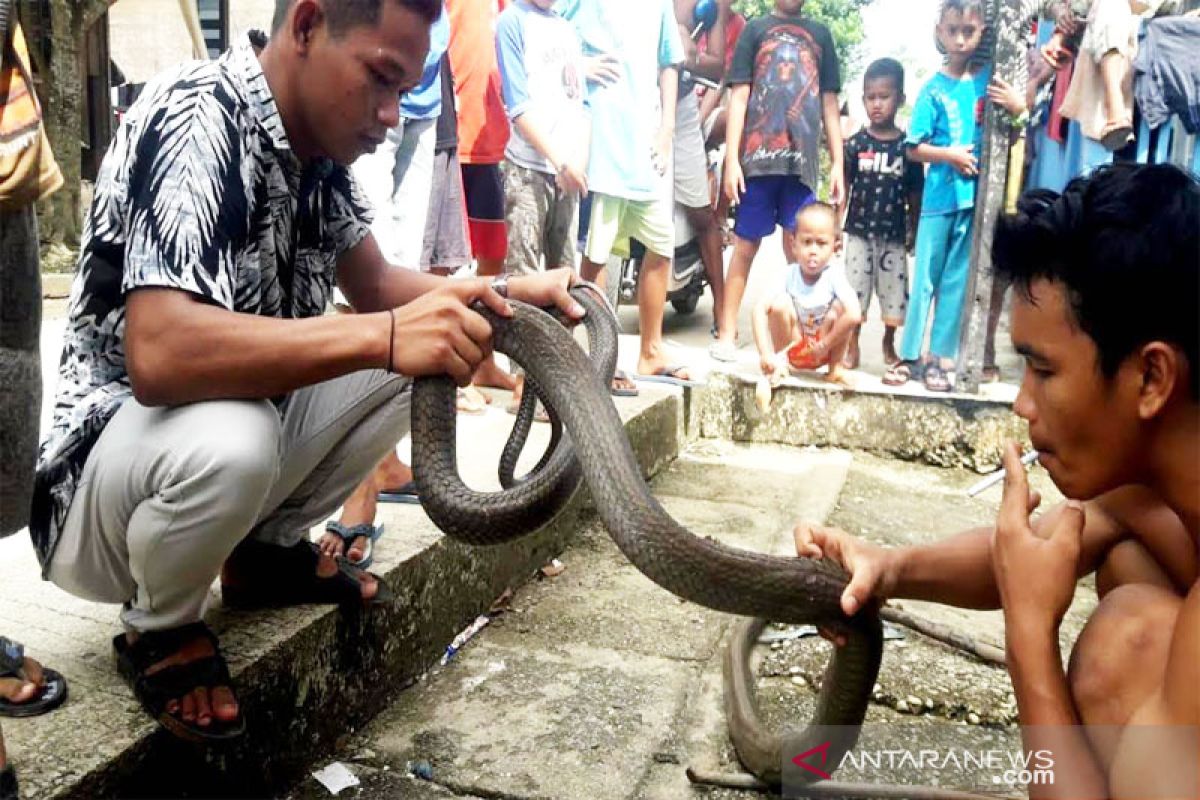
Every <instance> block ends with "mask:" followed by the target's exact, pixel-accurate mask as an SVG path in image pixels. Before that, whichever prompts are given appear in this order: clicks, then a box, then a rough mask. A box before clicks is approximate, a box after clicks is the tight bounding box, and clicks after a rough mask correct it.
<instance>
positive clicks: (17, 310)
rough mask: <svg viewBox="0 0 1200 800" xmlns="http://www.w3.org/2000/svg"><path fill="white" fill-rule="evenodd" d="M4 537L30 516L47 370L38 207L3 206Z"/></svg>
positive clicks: (0, 414) (0, 397)
mask: <svg viewBox="0 0 1200 800" xmlns="http://www.w3.org/2000/svg"><path fill="white" fill-rule="evenodd" d="M0 265H3V266H0V384H2V385H3V386H4V391H3V392H0V537H4V536H7V535H9V534H11V533H15V532H16V531H19V530H20V529H21V528H24V527H25V525H26V524H27V523H28V522H29V506H30V494H31V492H32V490H33V471H34V465H35V464H36V462H37V453H38V414H39V412H40V410H41V399H42V376H41V359H40V357H39V355H38V337H39V336H40V335H41V322H42V293H41V272H40V271H39V270H40V269H41V266H40V264H39V261H38V227H37V216H36V214H35V213H34V210H33V207H32V206H29V207H26V208H24V209H22V210H20V211H0Z"/></svg>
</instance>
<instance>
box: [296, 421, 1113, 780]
mask: <svg viewBox="0 0 1200 800" xmlns="http://www.w3.org/2000/svg"><path fill="white" fill-rule="evenodd" d="M975 478H976V476H974V475H973V474H971V473H966V472H958V471H951V470H941V469H936V468H930V467H920V466H914V465H908V464H903V463H899V462H893V461H887V460H882V459H877V458H874V457H871V456H865V455H861V454H853V455H852V454H850V453H846V452H840V451H828V450H826V451H818V450H813V449H810V450H797V449H787V448H777V447H766V446H742V445H731V444H729V443H725V442H714V441H705V442H701V443H699V444H697V445H695V446H694V447H693V448H692V449H691V450H689V451H688V452H687V453H685V454H684V456H683V457H681V458H680V459H679V460H678V461H677V462H676V463H675V464H674V465H673V466H672V467H671V468H670V469H669V470H668V471H667V472H666V473H664V474H663V475H661V476H660V477H659V478H658V479H656V480H655V481H654V483H653V486H654V491H655V494H656V496H657V497H659V498H660V499H661V500H662V501H663V504H664V506H665V507H666V508H667V509H668V511H670V512H671V513H672V514H673V515H675V516H676V517H677V518H678V519H679V520H680V521H682V522H684V523H685V524H687V525H688V526H689V527H690V528H691V529H692V530H693V531H694V532H696V533H697V534H699V535H704V536H712V537H715V538H717V539H719V540H721V541H724V542H727V543H730V544H733V545H736V546H739V547H746V548H752V549H756V550H762V551H768V552H770V551H774V552H786V551H787V549H788V538H789V537H788V535H787V534H788V531H789V529H790V526H791V524H792V523H793V522H794V521H795V519H796V518H797V517H807V518H810V519H823V518H828V519H829V520H830V521H832V522H833V523H836V524H839V525H844V526H846V527H848V528H850V529H853V530H856V531H859V532H861V533H863V534H864V535H866V536H868V537H869V538H871V539H874V540H877V541H880V542H885V543H891V544H900V543H907V542H912V541H925V540H930V539H933V538H936V537H938V536H942V535H945V534H948V533H951V532H953V531H956V530H959V529H961V528H963V527H968V526H972V525H978V524H982V523H986V521H987V520H988V519H989V518H990V517H991V515H992V514H993V513H994V509H995V504H996V501H997V497H996V496H993V495H994V492H989V493H988V494H986V495H985V496H984V497H982V498H980V499H974V500H973V499H968V498H966V497H965V494H964V490H965V488H966V487H967V486H968V485H969V484H970V483H971V482H973V480H974V479H975ZM1034 481H1035V484H1037V485H1038V486H1039V488H1041V489H1043V490H1046V491H1048V492H1049V493H1050V496H1051V497H1053V489H1052V487H1049V486H1047V485H1046V483H1047V482H1046V481H1045V478H1044V475H1041V474H1036V475H1035V477H1034ZM560 560H561V561H562V562H563V564H564V565H565V566H566V570H565V571H564V572H563V573H562V574H561V575H559V576H558V577H556V578H552V579H543V580H539V581H537V582H534V583H531V584H528V585H526V586H525V587H523V588H522V589H520V590H519V591H518V592H517V593H516V595H515V597H513V598H512V601H511V604H510V607H509V611H508V612H506V613H505V614H503V615H502V616H500V617H499V618H498V619H497V620H496V621H495V622H493V623H492V624H491V625H490V626H489V627H487V628H485V629H484V630H483V631H482V633H480V634H479V635H478V636H476V637H475V638H474V639H473V640H472V641H471V642H470V643H469V644H468V645H467V646H466V647H465V648H464V649H463V650H462V651H461V652H459V654H458V655H457V657H456V658H455V659H454V660H453V661H451V662H450V663H449V664H448V665H447V666H445V667H435V668H434V669H432V670H431V671H430V672H429V673H428V675H427V676H426V677H425V679H424V680H423V681H422V682H421V683H419V684H418V685H417V686H416V687H414V688H412V689H410V690H408V691H406V692H405V693H404V694H403V695H402V696H401V697H400V698H399V700H398V701H396V702H395V703H393V704H392V705H391V706H389V707H388V708H386V709H381V713H380V714H379V716H378V717H377V718H376V719H375V721H374V722H372V723H371V724H370V725H368V726H367V728H366V729H365V730H364V731H363V732H362V733H361V734H359V735H357V736H355V737H353V738H351V739H350V740H348V741H347V742H346V743H345V746H344V747H343V748H341V749H340V750H339V751H338V752H337V753H335V754H332V755H331V756H330V758H329V759H328V760H323V761H321V762H319V763H316V764H314V765H313V769H314V770H315V769H318V768H321V767H324V766H326V765H327V763H328V762H329V761H334V760H338V761H341V762H343V763H345V764H346V765H348V767H349V768H350V769H351V771H352V772H354V773H355V774H356V775H357V776H358V777H359V779H360V780H361V781H362V786H361V787H359V788H356V789H351V790H349V791H347V792H344V793H343V794H342V795H341V796H342V797H351V798H363V799H364V800H375V798H379V799H380V800H382V798H390V797H416V798H426V797H428V798H434V797H438V798H440V797H468V798H475V797H486V798H494V797H503V798H507V799H508V800H518V799H520V800H525V798H543V797H553V798H564V799H569V800H574V799H575V798H579V799H580V800H583V799H584V798H587V800H600V799H601V798H663V799H664V800H665V799H666V798H682V797H691V796H695V797H707V798H735V797H741V796H743V795H742V794H741V793H738V792H734V791H730V790H715V789H697V788H693V787H691V786H690V785H689V784H688V781H687V779H686V777H685V773H684V770H685V768H686V767H688V766H693V767H696V768H699V769H703V770H709V771H716V772H726V773H728V772H736V771H738V770H739V766H738V764H737V761H736V756H735V754H734V753H733V751H732V748H731V746H730V745H729V743H728V740H727V737H726V734H725V723H724V719H723V715H722V714H723V712H722V699H721V698H722V695H721V675H720V656H721V652H722V651H721V646H722V640H723V636H724V634H725V633H726V631H727V629H728V627H729V625H730V623H731V620H732V618H731V617H728V616H726V615H723V614H717V613H714V612H710V611H707V610H705V609H701V608H699V607H696V606H692V605H690V604H684V603H681V602H680V601H678V600H677V599H675V598H674V597H672V596H670V595H668V594H666V593H665V592H663V591H662V590H660V589H658V588H657V587H656V586H654V585H653V584H652V583H650V582H649V581H648V580H646V579H645V578H644V577H643V576H641V575H640V574H639V573H638V572H637V571H636V570H635V569H634V568H633V567H631V566H630V565H629V563H628V562H627V561H626V560H625V559H624V558H623V557H622V556H621V555H620V553H619V552H617V551H616V549H615V547H614V546H613V545H612V544H611V543H610V541H609V540H608V537H607V536H606V535H605V534H604V533H603V531H602V530H599V529H597V528H596V527H594V526H593V527H591V528H589V529H587V530H585V531H584V532H582V533H581V535H580V537H579V538H578V540H577V541H576V542H575V543H574V544H573V545H572V546H571V547H570V548H569V549H568V550H567V551H566V552H565V553H563V554H562V556H561V557H560ZM1093 602H1094V601H1093V595H1092V594H1091V592H1090V590H1089V589H1088V588H1086V587H1084V588H1081V589H1080V591H1079V594H1078V598H1077V602H1076V604H1075V606H1074V607H1073V609H1072V612H1071V614H1070V615H1069V617H1068V621H1067V625H1066V628H1065V630H1064V640H1069V638H1072V637H1073V636H1074V634H1075V632H1077V630H1078V626H1079V625H1080V623H1081V620H1082V619H1083V614H1084V613H1085V612H1086V611H1087V610H1089V609H1090V608H1091V607H1092V605H1093ZM905 606H906V607H907V608H908V609H909V610H910V611H914V612H917V613H920V614H921V615H923V616H926V617H928V618H930V619H933V620H936V621H938V622H942V623H943V624H948V625H952V626H953V627H955V628H957V629H959V630H962V631H966V632H969V633H971V634H972V635H974V636H976V637H978V638H980V639H982V640H985V641H991V642H993V643H997V642H1002V641H1003V634H1002V628H1001V619H1000V616H999V614H998V613H997V612H986V613H985V612H965V611H958V610H953V609H943V608H938V607H935V606H928V605H924V604H918V603H907V604H905ZM898 635H900V636H902V637H903V638H899V639H895V640H891V641H889V642H888V643H887V645H886V649H885V659H884V665H883V669H882V671H881V674H880V677H879V681H878V685H877V687H876V689H875V692H874V701H873V703H872V706H871V710H870V712H869V714H868V723H869V727H868V728H867V730H866V732H865V733H864V738H863V742H864V745H863V746H864V747H875V748H880V749H887V748H897V747H901V746H912V745H913V744H914V742H915V741H918V740H919V741H920V743H921V746H922V747H926V748H930V747H941V748H957V749H968V748H970V749H975V750H984V749H987V750H992V749H1002V750H1004V751H1006V752H1008V751H1011V750H1012V749H1013V747H1014V746H1015V744H1016V742H1017V738H1016V733H1015V730H1014V729H1013V728H1012V727H1011V723H1012V722H1013V720H1014V715H1015V706H1014V701H1013V698H1012V694H1011V691H1010V688H1009V683H1008V679H1007V676H1006V674H1005V672H1004V671H1003V670H1001V669H998V668H996V667H993V666H988V665H985V664H983V663H981V662H978V661H977V660H975V659H974V658H971V657H968V656H965V655H963V654H961V653H958V652H956V651H952V650H950V649H949V648H947V647H944V646H942V645H941V644H938V643H936V642H933V641H931V640H928V639H925V638H924V637H921V636H920V635H918V634H915V633H912V632H910V631H901V632H900V633H899V634H898ZM760 649H761V650H762V651H763V652H762V657H761V658H760V661H759V664H758V668H757V674H758V692H759V696H760V700H761V703H762V705H763V708H764V714H765V716H766V718H767V719H768V720H769V721H770V722H771V723H772V724H775V725H780V726H783V725H793V724H796V723H797V722H800V721H803V720H804V719H805V718H806V717H807V715H808V714H810V713H811V711H812V708H813V699H814V691H813V689H812V688H811V687H813V686H815V685H817V684H819V681H820V676H821V673H822V670H823V668H824V663H825V660H826V658H827V653H828V648H827V647H826V646H825V645H824V643H823V642H821V641H820V640H818V639H815V638H803V639H790V640H787V641H784V642H780V643H778V644H774V645H771V647H770V648H766V647H763V648H760ZM916 737H919V739H918V738H916ZM413 772H422V773H424V775H425V776H426V779H424V780H422V779H418V778H416V777H414V776H413V775H412V774H411V773H413ZM839 777H840V778H842V779H844V780H876V781H879V780H892V781H896V780H900V781H909V782H914V783H919V782H925V783H928V782H930V781H931V780H936V779H940V780H942V781H943V782H944V785H949V784H951V783H955V782H956V781H957V783H956V784H955V785H970V786H975V787H977V788H987V789H990V790H995V789H996V788H997V787H995V786H994V785H992V780H991V779H992V778H993V777H998V776H993V775H992V774H990V773H986V772H979V771H977V770H976V771H972V770H967V771H966V772H965V773H964V774H961V775H949V776H945V775H944V776H940V777H938V778H935V777H934V776H931V775H929V774H927V773H926V774H922V773H921V772H920V771H918V770H911V769H909V770H891V771H889V770H874V769H871V768H868V767H866V766H864V767H863V768H862V769H857V770H856V769H853V768H850V769H848V770H847V771H846V772H845V774H840V775H839ZM1000 788H1007V787H1000ZM328 796H329V794H328V793H327V792H326V790H325V789H324V788H323V787H322V786H320V785H319V784H318V783H317V782H316V781H315V780H313V779H312V778H308V779H305V780H304V781H302V782H301V783H300V784H299V785H297V786H296V787H295V788H294V789H293V790H292V792H291V794H290V795H289V797H290V798H291V799H292V800H318V798H323V797H328ZM745 796H746V797H750V796H755V795H751V794H746V795H745Z"/></svg>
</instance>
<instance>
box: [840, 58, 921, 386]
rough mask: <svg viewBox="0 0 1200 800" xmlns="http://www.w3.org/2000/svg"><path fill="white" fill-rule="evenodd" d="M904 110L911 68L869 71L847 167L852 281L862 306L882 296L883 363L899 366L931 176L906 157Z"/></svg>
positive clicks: (894, 64) (892, 64)
mask: <svg viewBox="0 0 1200 800" xmlns="http://www.w3.org/2000/svg"><path fill="white" fill-rule="evenodd" d="M903 104H904V67H903V66H901V64H900V62H898V61H896V60H895V59H891V58H882V59H880V60H878V61H875V62H874V63H872V64H871V66H869V67H868V68H867V72H866V75H865V76H864V78H863V105H864V106H866V109H867V118H868V120H869V121H870V124H869V125H868V126H867V127H865V128H863V129H862V130H860V131H859V132H858V133H856V134H854V135H853V136H851V137H850V139H849V140H848V141H847V142H846V153H845V158H844V164H845V169H846V187H847V189H848V190H849V193H850V204H849V205H850V209H849V213H848V214H847V217H846V226H845V228H846V277H847V278H848V279H849V281H850V285H851V286H853V287H854V291H855V292H857V293H858V300H859V303H860V305H862V312H863V316H864V317H865V316H866V313H867V308H868V306H870V304H871V291H872V289H874V291H875V294H876V295H877V296H878V297H879V308H880V313H881V315H882V317H883V324H884V334H883V357H884V361H886V362H887V364H888V366H891V365H892V364H894V363H896V362H897V361H899V360H900V359H899V356H898V355H897V354H896V345H895V338H896V328H898V327H900V326H901V325H903V324H904V315H905V313H906V311H907V307H908V257H907V253H908V251H909V250H911V249H912V246H913V242H914V239H915V234H916V223H917V219H918V218H919V217H920V215H921V192H922V189H923V187H924V183H925V172H924V169H923V167H922V166H921V164H919V163H917V162H915V161H911V160H909V159H908V157H907V155H906V154H905V147H904V131H902V130H900V129H899V128H897V127H896V111H897V110H898V109H899V108H900V106H901V105H903ZM858 334H859V331H855V332H854V336H853V337H852V339H851V340H850V347H849V348H848V349H847V351H846V360H845V364H846V366H847V367H849V368H850V369H856V368H857V367H858V362H859V350H858Z"/></svg>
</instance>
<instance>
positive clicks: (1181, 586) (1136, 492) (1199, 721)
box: [795, 165, 1200, 797]
mask: <svg viewBox="0 0 1200 800" xmlns="http://www.w3.org/2000/svg"><path fill="white" fill-rule="evenodd" d="M1019 208H1020V210H1019V212H1018V214H1017V215H1015V216H1012V217H1008V218H1006V219H1004V220H1002V221H1001V222H1000V224H999V227H998V230H997V233H996V239H995V263H996V268H997V269H998V270H999V271H1001V272H1002V273H1007V274H1008V275H1010V276H1011V277H1012V278H1013V279H1014V281H1015V283H1016V286H1017V287H1018V291H1017V292H1016V294H1015V296H1014V298H1013V309H1012V326H1011V327H1012V339H1013V346H1014V348H1015V349H1016V350H1017V352H1018V353H1020V354H1021V355H1022V356H1023V357H1024V359H1025V364H1026V369H1025V376H1024V378H1023V379H1022V382H1021V389H1020V392H1019V394H1018V396H1017V399H1016V402H1015V403H1014V406H1013V410H1014V411H1015V412H1016V413H1017V414H1018V415H1019V416H1020V417H1022V418H1023V419H1025V420H1026V421H1027V422H1028V423H1029V438H1030V440H1031V441H1032V443H1033V446H1034V448H1035V449H1036V450H1037V451H1038V453H1039V458H1038V461H1039V463H1040V464H1041V465H1042V466H1043V467H1044V468H1045V469H1046V470H1047V472H1048V473H1049V474H1050V477H1051V479H1053V481H1054V483H1055V485H1056V486H1057V487H1058V488H1059V489H1060V490H1061V491H1062V493H1063V494H1064V495H1066V497H1068V498H1070V499H1069V500H1067V501H1066V502H1065V503H1062V504H1061V505H1059V506H1057V507H1055V508H1053V509H1050V510H1049V511H1047V512H1046V513H1045V514H1043V515H1041V516H1040V517H1036V518H1032V517H1031V514H1032V513H1033V512H1034V510H1035V509H1036V508H1037V506H1038V503H1039V498H1038V497H1037V496H1036V494H1034V493H1031V492H1030V491H1029V487H1028V484H1027V482H1026V477H1025V472H1024V469H1023V468H1022V466H1021V464H1020V460H1019V459H1020V453H1019V449H1018V447H1017V446H1016V444H1013V443H1010V444H1009V445H1008V447H1007V448H1006V449H1005V454H1004V466H1005V469H1006V473H1007V474H1006V477H1005V484H1004V498H1003V500H1002V502H1001V507H1000V511H999V514H998V517H997V520H996V524H995V526H994V527H992V526H989V527H985V528H977V529H975V530H971V531H966V532H963V533H961V534H958V535H956V536H953V537H951V538H949V539H945V540H943V541H940V542H936V543H933V544H928V545H919V546H914V547H903V548H893V549H885V548H881V547H878V546H876V545H873V544H870V543H868V542H864V541H860V540H858V539H856V538H854V537H853V536H851V535H849V534H847V533H845V532H844V531H840V530H836V529H833V528H823V527H820V526H814V525H808V524H804V523H802V524H800V525H798V526H797V528H796V531H795V535H796V549H797V552H798V553H799V555H801V556H809V557H815V556H827V557H829V558H833V559H835V560H837V561H839V562H840V563H842V564H843V565H844V566H845V567H846V569H847V571H848V572H849V573H850V574H851V580H850V584H849V586H848V587H847V588H846V591H845V593H844V594H843V596H842V608H843V610H844V611H845V612H846V613H847V614H853V613H855V612H857V611H858V610H859V609H860V608H862V607H863V605H865V604H866V603H868V602H871V601H873V600H874V601H882V600H885V599H887V598H889V597H897V598H899V597H906V598H914V599H921V600H930V601H934V602H940V603H946V604H948V605H956V606H960V607H964V608H980V609H987V608H1002V609H1003V610H1004V622H1005V640H1006V651H1007V653H1006V654H1007V664H1008V671H1009V675H1010V677H1011V679H1012V684H1013V691H1014V693H1015V695H1016V699H1017V707H1018V711H1019V716H1020V721H1021V725H1022V737H1023V740H1024V745H1025V747H1026V749H1028V750H1037V749H1049V750H1050V751H1051V752H1052V753H1053V759H1054V785H1053V786H1052V787H1047V786H1031V787H1029V791H1030V796H1031V797H1049V796H1053V797H1197V796H1200V778H1198V777H1197V762H1196V753H1197V752H1200V680H1197V677H1196V674H1197V673H1196V669H1197V666H1196V665H1197V664H1200V567H1198V561H1200V559H1198V555H1200V399H1198V398H1200V391H1198V380H1200V375H1198V374H1197V368H1198V366H1200V364H1198V362H1197V344H1198V340H1200V327H1198V325H1197V316H1198V315H1197V312H1198V311H1200V290H1198V282H1197V281H1198V276H1200V238H1198V237H1200V234H1198V233H1197V227H1198V225H1200V185H1198V183H1197V180H1196V178H1194V177H1192V176H1189V175H1187V174H1186V173H1184V172H1182V171H1180V170H1178V169H1175V168H1174V167H1168V166H1136V165H1122V166H1114V167H1110V168H1106V169H1102V170H1099V171H1098V172H1096V173H1094V174H1092V175H1091V176H1089V177H1087V178H1082V179H1079V180H1076V181H1073V182H1072V183H1071V185H1070V186H1069V187H1067V189H1066V191H1065V192H1064V193H1063V194H1062V196H1057V195H1054V194H1051V193H1033V194H1031V195H1027V196H1026V197H1025V198H1024V199H1023V200H1022V202H1021V205H1020V207H1019ZM1093 573H1094V574H1095V585H1096V592H1097V595H1098V596H1099V598H1100V602H1099V605H1098V606H1097V608H1096V610H1095V611H1094V612H1093V614H1092V616H1091V617H1090V619H1089V620H1088V622H1087V624H1086V625H1085V627H1084V629H1083V631H1082V632H1081V633H1080V635H1079V637H1078V639H1077V640H1076V642H1075V643H1074V647H1073V650H1072V653H1071V658H1070V665H1069V667H1068V669H1067V670H1066V671H1065V672H1064V670H1063V667H1062V656H1061V653H1060V652H1059V626H1060V624H1061V622H1062V618H1063V615H1064V614H1065V613H1066V611H1067V608H1068V607H1069V606H1070V604H1071V601H1072V600H1073V599H1074V596H1075V584H1076V582H1077V580H1078V579H1079V578H1082V577H1084V576H1086V575H1089V574H1093ZM826 633H827V635H829V636H831V637H832V638H834V639H835V640H837V638H838V634H837V632H836V631H827V632H826Z"/></svg>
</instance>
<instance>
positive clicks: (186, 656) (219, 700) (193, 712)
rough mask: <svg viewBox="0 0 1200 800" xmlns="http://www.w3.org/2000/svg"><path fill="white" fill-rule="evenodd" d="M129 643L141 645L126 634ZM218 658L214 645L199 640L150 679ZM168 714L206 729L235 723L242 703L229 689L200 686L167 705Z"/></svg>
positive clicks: (149, 671) (150, 671)
mask: <svg viewBox="0 0 1200 800" xmlns="http://www.w3.org/2000/svg"><path fill="white" fill-rule="evenodd" d="M125 638H126V640H127V641H128V642H129V643H130V644H133V643H134V642H136V641H137V636H136V635H134V634H126V635H125ZM212 655H215V651H214V650H213V647H212V643H211V642H209V641H208V639H205V638H197V639H194V640H192V641H191V642H188V643H187V644H185V645H184V646H183V647H181V648H179V650H177V651H176V652H175V653H174V654H172V655H169V656H167V657H166V658H164V659H163V660H162V661H159V662H158V663H156V664H152V665H151V666H149V667H147V668H146V676H147V677H149V676H151V675H156V674H157V673H159V672H162V671H163V670H165V669H167V668H169V667H178V666H182V665H184V664H190V663H191V662H193V661H196V660H198V659H201V658H207V657H209V656H212ZM167 713H169V714H172V715H174V716H176V717H178V718H179V719H181V720H183V721H184V722H186V723H188V724H189V725H199V726H200V727H202V728H206V727H208V726H209V725H212V724H213V721H214V720H216V721H218V722H234V721H235V720H237V718H238V713H239V710H238V702H237V699H236V698H235V697H234V695H233V690H232V689H231V688H230V687H228V686H217V687H205V686H197V687H196V688H195V689H193V690H192V691H191V692H190V693H188V694H186V695H184V696H183V697H178V698H175V699H174V700H168V701H167Z"/></svg>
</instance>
